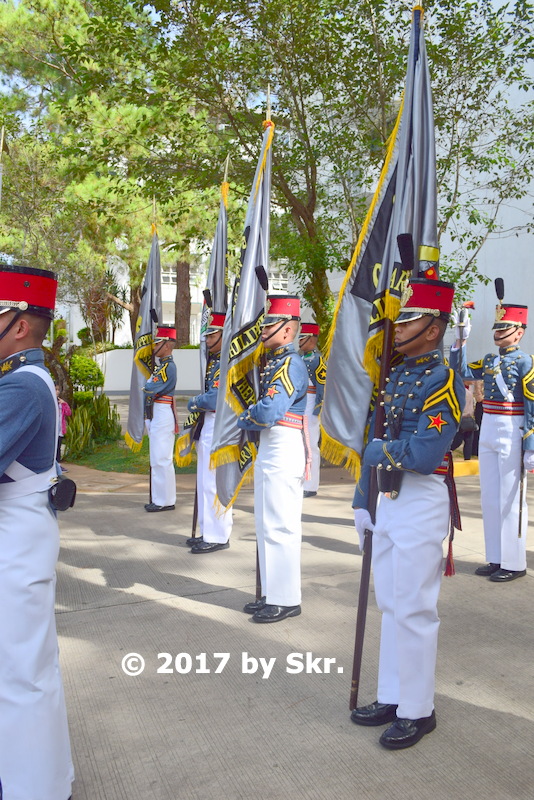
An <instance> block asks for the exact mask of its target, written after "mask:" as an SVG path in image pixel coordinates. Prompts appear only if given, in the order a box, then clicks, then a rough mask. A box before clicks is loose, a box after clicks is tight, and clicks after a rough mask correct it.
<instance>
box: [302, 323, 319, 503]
mask: <svg viewBox="0 0 534 800" xmlns="http://www.w3.org/2000/svg"><path fill="white" fill-rule="evenodd" d="M318 337H319V326H318V325H317V324H316V323H315V322H303V323H302V325H301V328H300V334H299V349H300V354H301V356H302V357H303V359H304V363H305V364H306V369H307V370H308V395H307V399H306V411H305V412H304V418H305V421H306V424H307V426H308V435H309V443H310V453H311V474H310V478H309V480H306V481H304V497H315V496H316V494H317V492H318V490H319V475H320V470H321V453H320V452H319V434H320V428H319V414H320V413H321V408H322V405H323V395H324V385H325V382H326V364H325V363H324V361H323V357H322V355H321V353H320V351H319V350H318V348H317V339H318Z"/></svg>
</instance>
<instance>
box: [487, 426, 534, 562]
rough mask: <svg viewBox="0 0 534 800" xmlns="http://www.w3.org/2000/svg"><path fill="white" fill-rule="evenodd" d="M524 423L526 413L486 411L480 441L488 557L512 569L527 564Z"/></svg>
mask: <svg viewBox="0 0 534 800" xmlns="http://www.w3.org/2000/svg"><path fill="white" fill-rule="evenodd" d="M523 424H524V421H523V417H522V416H517V417H512V416H507V415H505V414H484V416H483V417H482V425H481V427H480V440H479V444H478V461H479V466H480V491H481V505H482V518H483V520H484V539H485V542H486V558H487V560H488V561H489V562H491V563H493V564H500V565H501V567H502V568H503V569H511V570H522V569H525V568H526V566H527V559H526V539H527V524H528V509H527V504H526V491H525V493H524V497H523V516H522V525H521V529H522V534H521V537H519V536H518V533H519V493H520V475H521V459H522V458H523V454H522V433H523V432H522V430H521V428H522V426H523ZM525 483H526V480H525Z"/></svg>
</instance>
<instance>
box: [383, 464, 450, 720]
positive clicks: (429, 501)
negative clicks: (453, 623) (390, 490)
mask: <svg viewBox="0 0 534 800" xmlns="http://www.w3.org/2000/svg"><path fill="white" fill-rule="evenodd" d="M448 522H449V494H448V491H447V487H446V485H445V481H444V478H443V476H442V475H418V474H410V473H404V476H403V482H402V486H401V490H400V493H399V496H398V498H397V500H390V499H388V498H387V497H385V496H384V495H380V499H379V505H378V509H377V515H376V525H375V528H374V533H373V557H372V564H373V576H374V585H375V592H376V602H377V605H378V608H379V609H380V611H381V612H382V629H381V636H380V658H379V668H378V693H377V698H378V701H379V702H381V703H393V704H396V705H398V709H397V716H398V717H403V718H407V719H419V718H420V717H428V716H430V714H431V713H432V709H433V708H434V681H435V669H436V654H437V646H438V628H439V617H438V611H437V603H438V595H439V589H440V585H441V573H442V560H443V548H442V542H443V539H444V538H445V536H446V535H447V532H448Z"/></svg>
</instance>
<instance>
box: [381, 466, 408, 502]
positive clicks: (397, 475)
mask: <svg viewBox="0 0 534 800" xmlns="http://www.w3.org/2000/svg"><path fill="white" fill-rule="evenodd" d="M403 475H404V473H403V472H402V470H400V469H394V470H393V469H391V470H388V469H377V471H376V479H377V483H378V491H379V492H382V493H383V494H387V495H389V497H390V498H391V500H396V499H397V497H398V496H399V492H400V488H401V483H402V476H403Z"/></svg>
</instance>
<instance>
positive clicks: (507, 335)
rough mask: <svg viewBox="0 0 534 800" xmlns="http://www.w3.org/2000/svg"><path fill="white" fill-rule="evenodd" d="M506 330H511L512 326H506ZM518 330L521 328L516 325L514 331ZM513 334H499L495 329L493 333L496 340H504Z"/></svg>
mask: <svg viewBox="0 0 534 800" xmlns="http://www.w3.org/2000/svg"><path fill="white" fill-rule="evenodd" d="M505 330H510V328H506V329H505ZM518 330H519V325H515V326H514V333H516V332H517V331H518ZM511 335H512V334H511V333H507V334H506V336H497V331H495V333H494V335H493V340H494V342H502V340H503V339H508V337H509V336H511Z"/></svg>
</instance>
